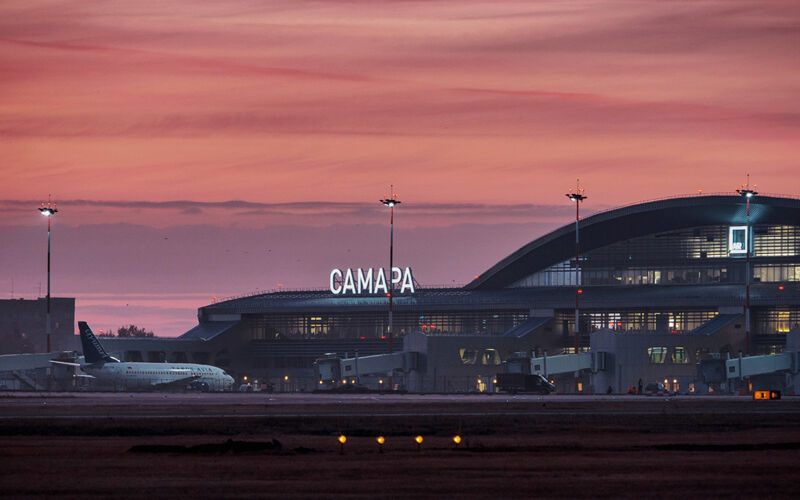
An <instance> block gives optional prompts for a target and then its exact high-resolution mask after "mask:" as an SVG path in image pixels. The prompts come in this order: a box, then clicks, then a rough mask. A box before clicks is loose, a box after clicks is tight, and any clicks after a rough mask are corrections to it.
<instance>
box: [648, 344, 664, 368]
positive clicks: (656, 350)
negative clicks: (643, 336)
mask: <svg viewBox="0 0 800 500" xmlns="http://www.w3.org/2000/svg"><path fill="white" fill-rule="evenodd" d="M667 350H668V349H667V348H666V347H648V348H647V357H648V359H649V360H650V363H653V364H662V363H665V362H666V360H667Z"/></svg>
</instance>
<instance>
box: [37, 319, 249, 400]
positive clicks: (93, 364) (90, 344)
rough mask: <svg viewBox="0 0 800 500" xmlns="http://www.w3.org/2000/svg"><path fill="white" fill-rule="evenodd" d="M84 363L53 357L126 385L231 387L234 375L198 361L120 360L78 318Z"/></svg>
mask: <svg viewBox="0 0 800 500" xmlns="http://www.w3.org/2000/svg"><path fill="white" fill-rule="evenodd" d="M78 328H79V330H80V332H81V345H82V346H83V358H84V363H70V362H66V361H56V360H51V361H50V362H51V363H54V364H58V365H68V366H75V367H79V368H80V370H81V371H82V372H83V374H81V375H78V376H80V377H89V378H96V379H98V380H103V381H108V382H113V383H114V385H115V386H120V385H121V386H123V387H125V389H167V388H169V387H187V386H188V387H190V388H193V389H198V390H203V391H207V390H211V391H229V390H231V388H232V387H233V382H234V380H233V377H231V376H230V375H228V374H227V373H225V371H224V370H223V369H221V368H217V367H216V366H211V365H198V364H194V363H142V362H130V361H120V360H119V359H117V358H115V357H113V356H110V355H109V354H108V353H107V352H106V350H105V349H103V346H102V345H101V344H100V341H99V340H97V337H95V336H94V333H92V329H91V328H89V325H88V324H87V323H86V322H85V321H79V322H78Z"/></svg>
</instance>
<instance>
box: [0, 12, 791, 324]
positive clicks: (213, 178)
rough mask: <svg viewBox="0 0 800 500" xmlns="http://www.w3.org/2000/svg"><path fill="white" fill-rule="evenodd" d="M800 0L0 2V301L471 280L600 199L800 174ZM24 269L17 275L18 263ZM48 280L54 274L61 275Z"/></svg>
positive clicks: (133, 318) (194, 298) (139, 315)
mask: <svg viewBox="0 0 800 500" xmlns="http://www.w3.org/2000/svg"><path fill="white" fill-rule="evenodd" d="M799 139H800V2H797V1H752V2H737V1H715V2H704V1H693V2H667V1H651V2H647V1H642V2H618V1H613V0H611V1H605V0H604V1H597V2H545V1H536V2H531V1H520V2H512V1H486V2H474V1H469V0H464V1H438V0H433V1H426V2H395V1H381V2H377V1H355V0H354V1H341V2H340V1H316V2H303V1H299V0H291V1H274V2H270V1H223V2H221V1H198V0H192V1H188V0H187V1H172V0H160V1H154V2H148V1H141V2H131V1H102V2H101V1H93V0H88V1H74V2H70V1H40V2H31V1H30V0H26V1H13V0H10V1H9V0H7V1H4V2H3V3H2V6H0V153H2V154H0V172H1V173H2V177H1V179H2V182H1V183H0V241H2V246H0V292H1V293H0V296H2V297H3V298H9V297H11V296H12V286H13V295H14V296H15V297H25V298H34V297H36V296H38V295H39V293H40V291H39V290H40V283H42V287H43V286H44V283H45V280H46V276H45V263H46V261H45V250H46V232H45V229H46V224H45V221H44V220H42V219H43V218H42V217H41V216H40V215H39V214H38V212H37V211H36V207H37V206H38V204H39V202H40V201H42V200H46V199H47V196H48V194H52V196H53V197H54V198H55V199H56V200H57V201H58V203H59V208H60V212H59V213H58V215H57V216H56V218H55V220H54V221H53V222H54V229H53V230H54V232H53V295H55V296H71V297H76V298H77V315H78V317H79V319H81V320H87V321H89V322H90V324H92V323H93V324H95V325H97V326H96V328H114V329H116V328H117V327H119V326H121V325H123V324H127V323H136V324H139V325H141V326H144V327H146V328H148V329H151V330H154V331H155V332H156V334H158V335H164V336H175V335H179V334H181V333H183V332H185V331H186V330H188V329H189V328H191V327H192V326H193V325H194V324H196V317H195V314H196V309H197V307H199V306H202V305H205V304H208V303H210V302H211V301H212V300H213V297H214V296H217V297H219V298H222V297H224V296H228V295H236V294H240V293H247V292H252V291H254V290H256V289H261V290H267V289H273V288H275V287H277V286H278V283H282V284H283V285H284V287H285V288H320V287H325V286H326V285H327V277H328V272H329V270H330V269H331V268H333V267H346V266H363V267H378V266H381V265H384V264H385V262H384V261H386V260H388V256H387V254H388V249H387V243H388V227H387V223H388V215H387V214H386V210H385V209H384V208H383V207H381V206H380V205H379V204H378V203H377V200H378V199H380V198H382V197H384V196H386V195H387V194H388V192H389V185H390V184H394V185H395V191H396V192H397V193H398V195H399V197H400V199H401V200H402V202H403V203H402V205H401V206H400V207H399V209H398V212H397V219H396V242H397V249H396V251H397V260H398V262H399V263H400V264H402V265H409V266H411V267H413V268H414V270H415V276H416V278H417V279H418V280H419V281H420V282H421V283H422V284H428V285H436V284H439V285H441V284H463V283H465V282H467V281H469V280H470V279H471V278H472V277H473V276H474V275H475V274H478V273H480V272H482V271H484V270H486V269H487V268H488V267H490V266H491V265H492V264H494V263H495V262H496V261H497V260H499V259H500V258H502V257H504V256H505V255H507V254H508V253H510V252H512V251H514V250H516V249H517V248H518V247H519V246H521V245H523V244H525V243H526V242H528V241H530V240H531V239H533V238H535V237H537V236H540V235H542V234H544V233H545V232H546V231H548V230H550V229H553V228H555V227H558V226H560V225H563V224H566V223H569V222H570V219H571V218H572V217H574V213H573V209H574V208H573V207H572V206H570V205H569V202H568V200H566V198H565V197H564V193H565V192H566V191H567V190H569V189H570V188H572V187H574V185H575V182H576V179H577V178H580V180H581V185H582V186H584V187H585V188H586V190H587V194H588V196H589V199H588V200H587V201H586V203H585V205H584V207H585V210H586V212H587V213H591V212H596V211H600V210H605V209H608V208H611V207H613V206H618V205H624V204H630V203H634V202H637V201H640V200H646V199H652V198H660V197H665V196H673V195H678V194H697V192H698V190H699V189H702V190H703V192H705V193H712V192H728V193H730V192H732V191H733V190H734V189H735V188H736V187H737V186H738V185H740V184H741V183H743V182H744V181H745V174H746V173H747V172H749V173H750V174H751V180H752V182H753V183H756V184H758V190H759V191H760V192H762V193H776V194H780V193H783V194H788V195H793V196H795V195H797V194H798V193H800V176H798V165H799V163H800V162H799V161H798V157H800V156H799V153H800V140H799ZM12 282H13V285H12ZM41 294H42V295H43V294H44V288H42V292H41Z"/></svg>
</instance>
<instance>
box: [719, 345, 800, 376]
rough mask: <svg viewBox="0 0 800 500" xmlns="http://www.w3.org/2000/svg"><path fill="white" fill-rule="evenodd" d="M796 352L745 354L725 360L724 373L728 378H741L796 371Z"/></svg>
mask: <svg viewBox="0 0 800 500" xmlns="http://www.w3.org/2000/svg"><path fill="white" fill-rule="evenodd" d="M798 354H800V353H798V352H796V351H795V352H784V353H782V354H769V355H765V356H747V357H742V356H739V357H738V358H733V359H729V360H727V361H725V374H726V375H727V377H728V380H730V379H737V378H738V379H743V378H747V377H752V376H755V375H764V374H767V373H775V372H789V373H797V371H798Z"/></svg>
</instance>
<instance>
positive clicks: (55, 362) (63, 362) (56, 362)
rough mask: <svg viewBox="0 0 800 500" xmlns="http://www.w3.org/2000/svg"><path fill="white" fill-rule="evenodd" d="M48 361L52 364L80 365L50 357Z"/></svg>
mask: <svg viewBox="0 0 800 500" xmlns="http://www.w3.org/2000/svg"><path fill="white" fill-rule="evenodd" d="M50 362H51V363H53V364H54V365H67V366H81V364H80V363H70V362H69V361H56V360H54V359H51V360H50Z"/></svg>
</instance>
